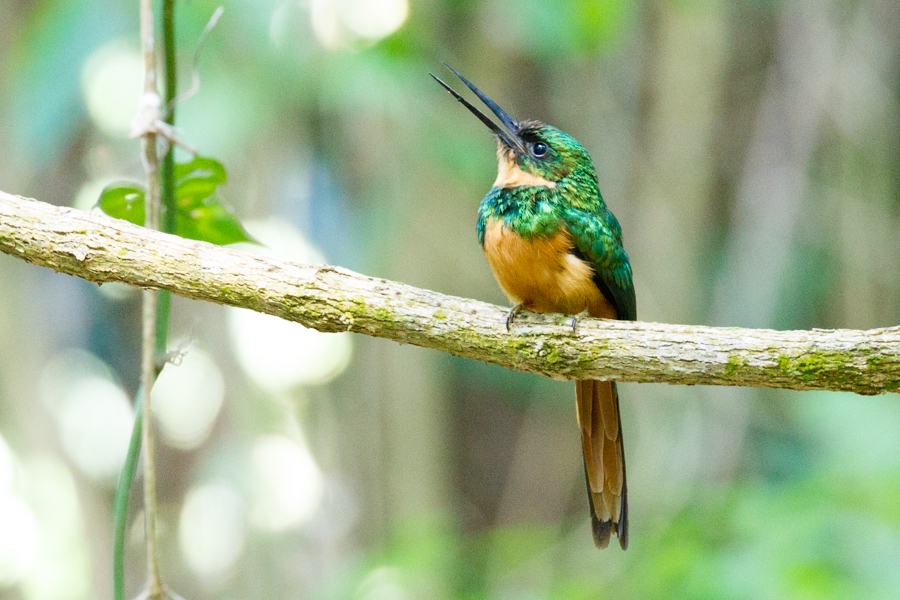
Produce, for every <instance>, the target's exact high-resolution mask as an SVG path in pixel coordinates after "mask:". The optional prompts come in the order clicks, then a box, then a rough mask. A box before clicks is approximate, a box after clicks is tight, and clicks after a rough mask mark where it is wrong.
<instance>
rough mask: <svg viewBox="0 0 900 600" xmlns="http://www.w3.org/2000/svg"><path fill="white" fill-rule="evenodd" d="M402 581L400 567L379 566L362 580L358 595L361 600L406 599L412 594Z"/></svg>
mask: <svg viewBox="0 0 900 600" xmlns="http://www.w3.org/2000/svg"><path fill="white" fill-rule="evenodd" d="M402 581H403V572H402V571H400V569H397V568H394V567H379V568H377V569H375V570H373V571H372V572H371V573H369V574H368V575H367V576H366V578H365V579H363V580H362V582H360V584H359V588H358V589H357V593H356V597H357V598H359V599H360V600H406V599H407V598H411V596H410V594H409V593H408V592H407V591H406V589H405V588H404V586H403V585H402Z"/></svg>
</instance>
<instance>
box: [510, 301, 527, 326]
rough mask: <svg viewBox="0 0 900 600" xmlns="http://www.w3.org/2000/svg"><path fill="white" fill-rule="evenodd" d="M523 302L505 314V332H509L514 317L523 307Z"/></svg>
mask: <svg viewBox="0 0 900 600" xmlns="http://www.w3.org/2000/svg"><path fill="white" fill-rule="evenodd" d="M524 304H525V303H524V302H519V303H518V304H516V305H515V306H513V307H512V308H510V309H509V312H507V313H506V331H509V328H510V327H511V326H512V323H513V321H515V319H516V316H517V315H518V314H519V313H520V312H522V307H523V306H524Z"/></svg>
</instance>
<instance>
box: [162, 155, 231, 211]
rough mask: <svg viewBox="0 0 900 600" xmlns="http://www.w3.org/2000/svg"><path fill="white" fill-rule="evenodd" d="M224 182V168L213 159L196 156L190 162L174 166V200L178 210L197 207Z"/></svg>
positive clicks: (225, 179)
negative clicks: (176, 202)
mask: <svg viewBox="0 0 900 600" xmlns="http://www.w3.org/2000/svg"><path fill="white" fill-rule="evenodd" d="M226 181H228V174H227V173H226V171H225V167H223V166H222V163H220V162H219V161H217V160H215V159H212V158H206V157H203V156H197V157H195V158H194V159H193V160H191V161H190V162H186V163H178V164H177V165H175V198H176V200H177V201H178V206H179V208H181V207H182V206H184V207H185V208H194V207H196V206H198V205H199V204H200V202H201V201H202V200H204V199H205V198H208V197H209V196H212V195H213V194H214V193H215V192H216V188H217V187H218V186H220V185H221V184H223V183H225V182H226Z"/></svg>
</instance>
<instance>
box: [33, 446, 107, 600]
mask: <svg viewBox="0 0 900 600" xmlns="http://www.w3.org/2000/svg"><path fill="white" fill-rule="evenodd" d="M24 471H25V477H26V478H27V481H28V496H27V500H28V503H29V505H30V506H31V509H32V511H33V512H34V517H35V520H36V522H37V527H38V531H39V534H40V552H39V553H38V557H37V562H36V564H35V565H34V566H33V568H32V569H31V570H30V572H29V573H28V575H27V576H26V578H25V579H24V580H23V581H22V588H23V590H24V592H25V593H24V596H25V597H26V598H29V599H30V600H80V599H82V598H91V597H93V595H92V594H91V583H92V576H93V572H92V570H91V558H90V553H89V549H88V541H87V538H86V536H85V531H84V523H83V521H82V514H81V509H80V506H79V503H78V495H77V493H76V490H75V481H74V480H73V478H72V474H71V472H70V471H69V469H68V468H66V466H65V465H64V464H63V463H62V462H61V461H59V460H57V459H55V458H39V459H36V460H32V461H29V462H27V463H26V465H25V468H24Z"/></svg>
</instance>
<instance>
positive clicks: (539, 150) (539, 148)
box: [531, 142, 550, 158]
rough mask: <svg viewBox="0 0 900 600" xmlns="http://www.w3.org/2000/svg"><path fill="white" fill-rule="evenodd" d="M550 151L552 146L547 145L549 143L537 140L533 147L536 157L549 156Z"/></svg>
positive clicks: (532, 151)
mask: <svg viewBox="0 0 900 600" xmlns="http://www.w3.org/2000/svg"><path fill="white" fill-rule="evenodd" d="M549 151H550V148H548V147H547V144H545V143H544V142H536V143H535V144H534V145H533V146H532V147H531V153H532V154H534V156H535V158H544V157H545V156H547V152H549Z"/></svg>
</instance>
